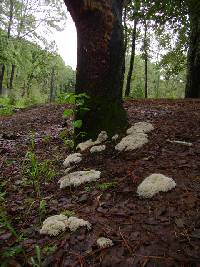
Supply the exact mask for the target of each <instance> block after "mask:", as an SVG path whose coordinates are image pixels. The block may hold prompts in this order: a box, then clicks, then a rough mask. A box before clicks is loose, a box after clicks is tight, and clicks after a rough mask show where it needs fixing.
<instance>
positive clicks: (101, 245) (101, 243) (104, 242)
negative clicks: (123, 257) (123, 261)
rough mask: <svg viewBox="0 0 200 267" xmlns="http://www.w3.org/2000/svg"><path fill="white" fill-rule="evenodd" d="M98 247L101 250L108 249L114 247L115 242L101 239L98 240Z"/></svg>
mask: <svg viewBox="0 0 200 267" xmlns="http://www.w3.org/2000/svg"><path fill="white" fill-rule="evenodd" d="M97 245H98V247H99V248H107V247H111V246H113V242H112V240H111V239H109V238H105V237H100V238H98V239H97Z"/></svg>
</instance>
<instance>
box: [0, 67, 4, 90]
mask: <svg viewBox="0 0 200 267" xmlns="http://www.w3.org/2000/svg"><path fill="white" fill-rule="evenodd" d="M4 73H5V65H4V64H3V65H2V67H1V73H0V95H2V94H3V77H4Z"/></svg>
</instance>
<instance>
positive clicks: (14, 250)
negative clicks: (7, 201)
mask: <svg viewBox="0 0 200 267" xmlns="http://www.w3.org/2000/svg"><path fill="white" fill-rule="evenodd" d="M0 225H1V227H3V228H4V229H6V230H8V231H9V232H10V233H11V234H12V236H13V237H15V242H14V243H12V244H13V245H12V246H11V247H8V248H5V249H4V250H2V251H1V255H2V259H1V260H2V261H1V266H7V261H8V260H10V259H11V258H12V257H15V256H16V255H18V254H21V253H22V254H23V257H24V259H25V260H26V254H25V251H24V249H23V247H22V246H21V245H20V243H21V242H22V241H24V240H25V239H26V238H25V237H24V235H23V234H21V233H19V232H18V231H17V230H16V229H15V228H14V227H13V226H12V222H11V219H10V218H9V217H8V215H7V213H6V211H5V210H4V209H1V210H0Z"/></svg>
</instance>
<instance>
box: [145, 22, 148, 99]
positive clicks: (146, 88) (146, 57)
mask: <svg viewBox="0 0 200 267" xmlns="http://www.w3.org/2000/svg"><path fill="white" fill-rule="evenodd" d="M147 67H148V51H147V22H146V20H145V21H144V97H145V98H147V97H148V69H147Z"/></svg>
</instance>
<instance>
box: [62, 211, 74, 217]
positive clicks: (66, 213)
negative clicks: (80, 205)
mask: <svg viewBox="0 0 200 267" xmlns="http://www.w3.org/2000/svg"><path fill="white" fill-rule="evenodd" d="M61 214H63V215H65V216H67V217H71V216H75V212H74V211H73V210H64V211H62V212H61Z"/></svg>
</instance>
